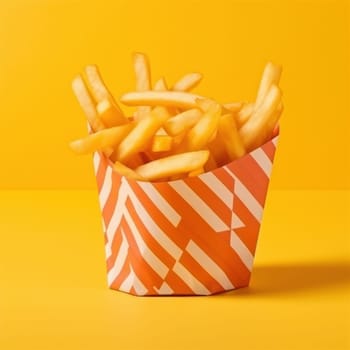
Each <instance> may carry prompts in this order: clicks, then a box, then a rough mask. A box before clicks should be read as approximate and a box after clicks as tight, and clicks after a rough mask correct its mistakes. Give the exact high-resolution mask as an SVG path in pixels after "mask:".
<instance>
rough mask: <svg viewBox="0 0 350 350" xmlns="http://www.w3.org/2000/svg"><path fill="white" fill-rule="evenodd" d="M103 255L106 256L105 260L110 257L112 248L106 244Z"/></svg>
mask: <svg viewBox="0 0 350 350" xmlns="http://www.w3.org/2000/svg"><path fill="white" fill-rule="evenodd" d="M105 254H106V259H109V258H110V256H111V255H112V248H111V246H110V245H109V244H108V243H106V245H105Z"/></svg>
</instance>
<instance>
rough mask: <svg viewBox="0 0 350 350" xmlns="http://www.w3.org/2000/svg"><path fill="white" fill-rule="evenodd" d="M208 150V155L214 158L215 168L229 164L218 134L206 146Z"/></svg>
mask: <svg viewBox="0 0 350 350" xmlns="http://www.w3.org/2000/svg"><path fill="white" fill-rule="evenodd" d="M208 149H209V151H210V154H211V155H212V157H213V158H214V160H215V163H216V164H217V166H222V165H225V164H227V163H228V162H229V158H228V155H227V153H226V147H225V144H224V142H223V140H222V139H221V137H219V135H218V133H217V135H216V137H215V139H214V140H213V141H211V142H210V143H209V144H208ZM208 163H209V162H208ZM208 163H207V164H208Z"/></svg>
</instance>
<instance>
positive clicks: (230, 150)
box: [218, 114, 246, 161]
mask: <svg viewBox="0 0 350 350" xmlns="http://www.w3.org/2000/svg"><path fill="white" fill-rule="evenodd" d="M218 136H219V138H221V139H222V141H223V143H224V145H225V149H226V153H227V155H228V157H229V160H230V161H233V160H235V159H237V158H240V157H242V156H244V154H245V153H246V152H245V149H244V146H243V142H242V140H241V137H240V136H239V133H238V129H237V125H236V121H235V119H234V116H233V115H232V114H225V115H222V116H221V117H220V120H219V127H218Z"/></svg>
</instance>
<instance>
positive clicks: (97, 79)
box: [85, 64, 127, 127]
mask: <svg viewBox="0 0 350 350" xmlns="http://www.w3.org/2000/svg"><path fill="white" fill-rule="evenodd" d="M85 74H86V79H87V82H88V85H89V88H90V91H91V94H92V96H93V98H94V100H95V101H96V104H97V108H99V104H100V103H102V108H105V107H106V106H104V107H103V104H105V103H106V102H104V101H106V100H107V101H108V103H109V105H110V106H111V107H109V109H113V116H114V117H113V118H112V119H110V118H111V117H112V114H110V115H109V116H108V117H107V116H104V117H106V121H107V124H106V126H107V127H110V126H116V125H120V124H122V123H119V124H116V122H113V121H114V119H116V120H117V121H119V120H120V121H122V120H127V118H126V117H125V116H124V114H123V112H122V110H121V109H120V107H119V105H118V103H117V102H116V100H115V99H114V97H113V95H112V93H111V92H110V91H109V90H108V88H107V86H106V84H105V82H104V81H103V79H102V75H101V73H100V71H99V69H98V67H97V66H96V65H94V64H91V65H88V66H86V67H85ZM100 108H101V107H100ZM102 120H103V118H102Z"/></svg>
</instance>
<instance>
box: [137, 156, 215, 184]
mask: <svg viewBox="0 0 350 350" xmlns="http://www.w3.org/2000/svg"><path fill="white" fill-rule="evenodd" d="M208 157H209V151H196V152H186V153H181V154H175V155H172V156H169V157H164V158H161V159H157V160H153V161H151V162H149V163H146V164H144V165H140V166H139V167H137V168H136V169H135V171H136V173H137V174H139V175H141V176H142V177H143V178H145V179H148V180H150V181H152V180H157V179H163V178H165V177H170V176H175V175H178V174H185V173H189V172H191V171H193V170H196V169H198V168H201V167H203V166H204V164H205V162H206V161H207V160H208Z"/></svg>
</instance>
